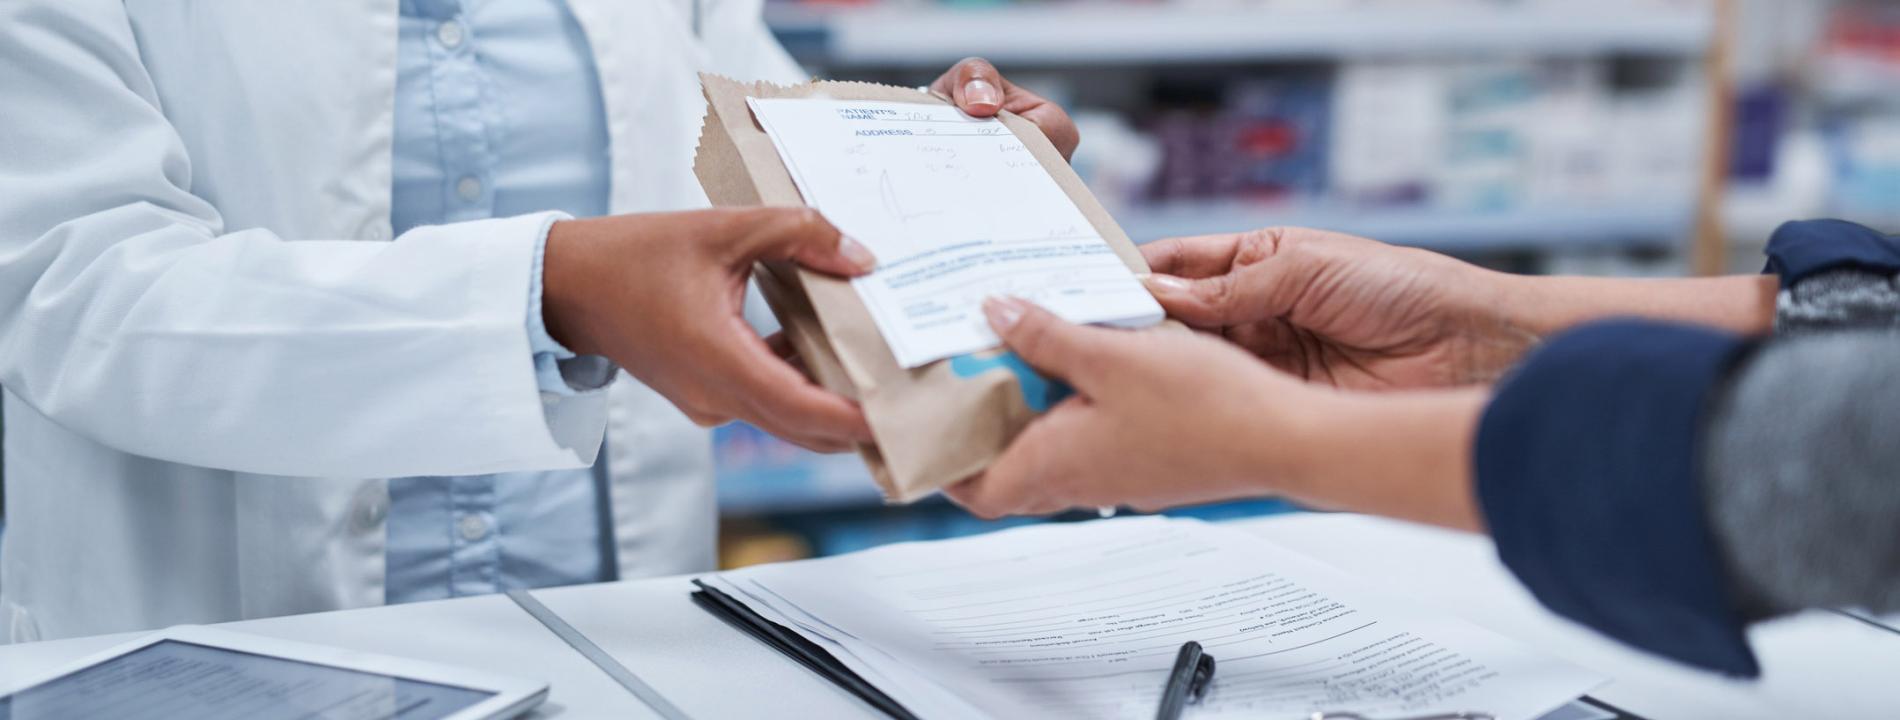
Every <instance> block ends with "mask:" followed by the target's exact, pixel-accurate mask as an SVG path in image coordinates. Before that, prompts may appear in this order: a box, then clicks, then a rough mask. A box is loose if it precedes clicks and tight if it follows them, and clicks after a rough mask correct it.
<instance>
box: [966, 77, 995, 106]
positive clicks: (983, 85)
mask: <svg viewBox="0 0 1900 720" xmlns="http://www.w3.org/2000/svg"><path fill="white" fill-rule="evenodd" d="M963 104H964V105H965V106H975V105H988V106H990V107H1002V106H1003V93H1002V91H999V90H997V89H996V86H995V85H991V84H990V82H989V81H988V80H971V81H969V82H967V83H964V84H963Z"/></svg>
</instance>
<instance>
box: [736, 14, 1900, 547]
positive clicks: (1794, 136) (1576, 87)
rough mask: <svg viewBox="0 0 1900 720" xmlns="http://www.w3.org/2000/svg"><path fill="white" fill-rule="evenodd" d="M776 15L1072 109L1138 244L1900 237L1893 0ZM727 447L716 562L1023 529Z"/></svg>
mask: <svg viewBox="0 0 1900 720" xmlns="http://www.w3.org/2000/svg"><path fill="white" fill-rule="evenodd" d="M766 14H767V18H768V21H769V22H770V24H771V25H772V27H773V28H774V31H775V32H776V33H778V35H779V37H780V39H781V40H782V41H784V43H785V45H786V46H787V48H788V49H789V50H790V51H791V52H792V53H793V55H794V56H795V57H796V58H797V59H798V60H799V61H800V62H801V63H802V64H803V65H804V66H805V67H806V68H807V70H809V71H810V73H811V74H813V75H814V76H821V77H829V78H841V79H858V80H869V81H876V82H885V83H893V84H899V85H906V86H918V85H924V84H927V83H929V82H930V81H931V80H932V79H933V78H934V77H935V75H936V74H937V73H938V72H940V71H941V70H942V69H943V68H944V67H946V66H948V65H949V64H950V63H952V62H954V61H956V60H958V59H960V58H963V57H966V56H972V55H979V56H984V57H987V58H989V59H991V60H992V61H994V62H996V63H997V64H998V65H999V66H1001V67H1002V69H1003V70H1004V71H1005V73H1006V74H1007V75H1008V76H1009V77H1010V78H1011V79H1012V80H1014V81H1016V82H1018V83H1020V84H1023V85H1025V86H1028V87H1030V88H1031V89H1034V90H1035V91H1037V92H1039V93H1041V94H1043V95H1045V96H1047V97H1050V98H1051V99H1054V100H1057V101H1058V102H1060V103H1062V104H1063V105H1064V106H1065V107H1067V108H1069V109H1070V110H1071V112H1072V114H1073V115H1074V117H1075V119H1076V121H1077V124H1078V126H1079V127H1080V129H1081V131H1082V137H1083V143H1082V147H1081V149H1080V150H1079V151H1078V153H1077V154H1076V157H1075V158H1074V165H1075V167H1076V168H1077V170H1078V172H1079V173H1081V174H1082V176H1083V178H1084V179H1085V180H1086V181H1087V182H1088V183H1089V184H1090V186H1091V188H1092V189H1093V190H1094V191H1095V192H1096V194H1097V195H1098V196H1099V197H1100V198H1101V199H1102V200H1103V202H1104V204H1105V205H1107V206H1108V207H1109V208H1110V210H1111V211H1112V212H1113V213H1114V214H1115V216H1116V217H1117V219H1118V220H1119V221H1120V222H1121V223H1122V225H1123V227H1124V228H1125V229H1126V230H1127V231H1128V232H1129V234H1130V235H1131V236H1133V237H1135V239H1136V240H1137V241H1138V242H1145V241H1149V240H1153V239H1157V238H1162V237H1168V236H1178V235H1191V234H1200V233H1211V232H1227V231H1234V230H1240V229H1248V228H1256V227H1264V226H1271V225H1297V226H1311V227H1321V228H1327V229H1333V230H1340V231H1345V232H1351V233H1355V234H1360V235H1366V236H1370V237H1374V238H1378V239H1381V240H1385V241H1388V242H1393V243H1399V244H1407V245H1415V246H1420V247H1427V248H1431V249H1435V250H1440V251H1444V252H1449V253H1452V254H1456V255H1459V256H1461V257H1465V258H1467V259H1469V260H1472V261H1474V262H1479V263H1482V264H1487V265H1491V266H1495V267H1501V268H1506V269H1511V270H1514V271H1520V272H1587V273H1598V274H1621V275H1671V274H1680V273H1684V272H1689V271H1692V270H1699V271H1704V272H1708V271H1720V270H1724V269H1726V270H1733V271H1743V272H1752V271H1756V270H1759V268H1760V265H1759V260H1758V258H1759V252H1760V248H1761V246H1762V244H1763V243H1765V241H1766V239H1767V236H1768V234H1769V233H1770V232H1772V230H1773V229H1774V227H1775V226H1776V225H1778V224H1779V223H1780V222H1782V221H1785V220H1789V219H1794V218H1800V217H1810V216H1822V215H1826V216H1837V217H1845V218H1847V219H1850V220H1856V221H1859V222H1863V223H1868V224H1871V225H1874V226H1876V227H1882V228H1884V229H1886V230H1888V231H1890V232H1891V231H1895V230H1900V2H1886V1H1881V0H1873V1H1862V0H1833V1H1830V0H1812V1H1805V2H1804V1H1802V0H1606V1H1605V2H1575V1H1574V0H1100V1H1089V0H1015V1H1011V0H768V1H767V2H766ZM717 448H718V452H719V455H720V500H721V503H722V508H723V511H722V512H723V513H724V514H725V517H726V523H725V528H726V530H725V535H726V536H725V540H726V542H725V543H724V545H723V547H724V548H725V550H724V552H725V558H724V561H725V562H727V563H728V564H746V563H751V562H758V561H764V560H777V559H786V558H791V557H802V556H805V555H812V554H820V555H822V554H832V553H836V552H843V551H848V550H854V549H859V548H862V547H868V546H870V545H875V544H881V543H884V542H892V541H902V540H916V539H932V538H939V537H949V536H953V535H959V534H966V533H969V532H975V531H979V530H983V529H987V528H992V527H997V526H999V525H1000V524H1014V523H1020V522H1030V521H1025V520H1012V521H1007V523H989V522H985V521H982V520H977V519H973V518H970V517H968V516H966V515H964V514H962V513H961V512H959V511H957V510H956V509H955V508H953V507H951V506H949V505H948V504H947V503H945V502H943V501H941V500H933V501H926V502H923V503H919V504H917V505H913V506H907V507H889V506H885V505H883V504H882V502H881V501H880V499H879V497H878V495H877V493H876V490H875V488H874V486H873V485H872V483H871V482H870V480H869V478H868V477H867V476H866V475H865V471H864V469H863V466H862V465H861V464H860V463H859V462H858V461H857V459H856V458H855V457H852V456H833V457H825V456H818V455H813V454H810V453H805V452H803V451H799V450H797V449H795V448H791V447H789V446H787V445H784V444H782V443H779V442H777V441H775V440H772V439H770V438H768V437H765V436H764V435H762V434H760V433H759V432H758V431H756V430H753V429H751V428H748V427H744V426H731V427H726V428H721V429H720V430H719V431H718V433H717ZM1290 511H1296V508H1294V507H1292V506H1290V505H1288V504H1285V503H1282V502H1278V501H1255V502H1247V503H1234V504H1227V505H1218V506H1210V507H1204V508H1192V509H1188V510H1185V511H1183V512H1184V513H1186V514H1197V515H1201V516H1208V517H1225V516H1232V515H1244V514H1260V513H1272V512H1290ZM1091 516H1092V515H1091ZM1063 519H1072V518H1056V520H1063Z"/></svg>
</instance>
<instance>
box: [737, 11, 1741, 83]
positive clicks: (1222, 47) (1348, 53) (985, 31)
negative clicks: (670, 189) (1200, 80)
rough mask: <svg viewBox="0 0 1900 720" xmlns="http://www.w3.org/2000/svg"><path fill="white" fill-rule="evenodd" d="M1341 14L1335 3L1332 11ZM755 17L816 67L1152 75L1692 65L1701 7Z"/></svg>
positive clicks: (1702, 36)
mask: <svg viewBox="0 0 1900 720" xmlns="http://www.w3.org/2000/svg"><path fill="white" fill-rule="evenodd" d="M1334 5H1343V4H1334ZM767 17H768V20H769V21H770V22H771V23H772V25H773V27H774V28H775V29H776V30H777V31H779V32H780V33H781V35H783V36H785V37H786V39H787V45H789V46H792V47H793V48H794V49H795V51H797V52H798V54H800V55H801V56H802V58H803V59H806V60H809V61H813V62H817V63H819V64H822V65H825V66H827V67H829V68H833V69H837V68H846V67H853V66H858V67H915V66H936V65H944V64H948V63H950V62H953V61H955V60H958V59H960V58H964V57H968V56H971V55H978V56H983V57H986V58H989V59H990V60H992V61H994V62H997V63H999V64H1005V65H1040V66H1058V65H1103V64H1108V65H1153V64H1161V63H1222V62H1255V61H1275V60H1299V59H1348V58H1379V57H1416V56H1429V55H1458V56H1471V55H1473V54H1495V55H1513V54H1521V55H1536V56H1540V57H1557V56H1565V55H1587V56H1594V55H1607V54H1639V55H1676V56H1696V55H1700V54H1702V53H1703V52H1704V51H1706V49H1707V48H1708V46H1709V43H1710V41H1711V30H1712V27H1713V26H1712V19H1711V17H1710V14H1709V13H1708V12H1707V10H1706V7H1705V6H1704V5H1702V4H1701V3H1658V2H1632V1H1630V0H1623V1H1621V2H1532V3H1489V4H1481V3H1472V4H1464V5H1443V4H1427V3H1410V2H1407V3H1397V2H1386V3H1356V4H1351V5H1345V6H1344V7H1329V6H1324V5H1317V4H1314V3H1270V2H1263V3H1221V4H1191V3H1140V4H1137V3H1132V2H1128V3H1121V2H1110V3H1096V4H1076V3H1051V4H1024V5H998V6H984V7H955V6H939V5H931V4H922V5H919V4H908V3H886V4H877V5H871V6H868V7H823V6H809V5H803V4H798V3H774V4H772V5H770V6H769V7H768V15H767Z"/></svg>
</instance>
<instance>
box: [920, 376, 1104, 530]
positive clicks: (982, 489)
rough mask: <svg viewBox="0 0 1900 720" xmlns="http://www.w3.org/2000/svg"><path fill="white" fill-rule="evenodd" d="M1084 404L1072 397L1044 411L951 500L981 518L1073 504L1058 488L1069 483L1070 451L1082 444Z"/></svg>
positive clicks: (1057, 509)
mask: <svg viewBox="0 0 1900 720" xmlns="http://www.w3.org/2000/svg"><path fill="white" fill-rule="evenodd" d="M1087 408H1088V405H1087V401H1086V400H1083V399H1081V398H1070V399H1068V400H1065V401H1063V402H1062V403H1059V404H1057V405H1056V406H1055V407H1054V408H1051V409H1050V410H1049V412H1047V413H1043V415H1042V416H1041V417H1038V418H1036V420H1035V421H1034V422H1031V423H1030V424H1029V427H1027V428H1024V429H1023V431H1022V433H1020V434H1018V435H1017V436H1016V439H1015V440H1013V441H1011V442H1010V444H1009V447H1008V448H1007V449H1005V450H1004V451H1003V454H1002V455H999V456H997V458H996V460H995V461H993V462H991V463H990V466H989V467H988V468H985V469H984V471H983V475H982V476H981V477H980V478H978V481H977V482H975V483H971V484H969V486H968V487H963V488H960V489H959V492H958V494H956V495H952V499H954V500H957V502H958V504H960V505H963V506H964V507H966V508H970V509H971V511H972V512H976V513H978V514H979V515H984V516H985V517H997V516H1001V515H1047V514H1051V513H1058V512H1062V511H1063V510H1067V509H1069V508H1070V507H1072V506H1074V505H1075V498H1072V497H1067V496H1066V495H1064V494H1063V490H1062V489H1063V488H1065V487H1072V484H1071V483H1070V482H1069V481H1071V480H1074V478H1073V477H1071V476H1073V475H1074V474H1076V473H1075V471H1074V470H1072V469H1071V468H1070V465H1071V464H1072V463H1074V462H1075V461H1076V460H1077V457H1076V456H1075V455H1074V454H1073V453H1074V451H1075V450H1077V449H1078V448H1079V447H1081V446H1084V445H1086V439H1085V438H1083V437H1082V435H1084V434H1085V427H1086V423H1085V422H1084V419H1085V418H1084V414H1085V413H1086V412H1088V410H1087Z"/></svg>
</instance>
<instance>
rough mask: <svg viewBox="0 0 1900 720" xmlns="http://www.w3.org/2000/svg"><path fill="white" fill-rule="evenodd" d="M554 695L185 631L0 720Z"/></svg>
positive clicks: (225, 717)
mask: <svg viewBox="0 0 1900 720" xmlns="http://www.w3.org/2000/svg"><path fill="white" fill-rule="evenodd" d="M547 694H548V684H547V683H545V682H541V681H537V680H524V679H521V678H514V677H506V676H501V675H495V674H491V673H486V672H481V671H477V670H467V669H463V668H457V667H451V666H447V665H437V664H435V663H429V662H423V661H419V660H408V659H404V658H398V657H391V656H388V655H375V654H371V653H362V652H356V651H353V650H344V649H341V648H334V647H324V646H321V645H307V644H304V643H298V642H291V641H287V640H277V639H273V638H266V637H259V636H256V635H245V634H242V633H235V632H230V631H226V630H215V629H212V628H208V627H199V626H191V625H181V626H178V627H173V628H168V629H166V630H162V631H159V632H156V633H153V634H151V635H147V636H145V637H142V638H139V639H138V640H135V641H133V642H130V643H127V644H125V645H120V646H118V647H114V648H112V649H109V650H106V651H104V652H101V653H98V654H96V655H92V656H89V657H86V658H84V659H81V660H79V661H77V662H74V663H72V664H70V665H67V666H65V667H62V668H60V669H58V670H55V671H53V672H50V673H48V674H46V675H45V676H44V677H41V678H39V679H37V680H35V681H33V682H31V683H28V684H26V685H25V686H24V687H21V688H20V689H17V690H12V691H10V692H8V693H6V694H5V695H4V696H0V720H42V719H51V718H60V719H61V720H64V719H66V718H115V719H118V720H144V719H145V718H154V719H156V718H194V719H195V720H277V719H279V718H284V719H286V720H288V719H289V718H324V719H325V720H489V719H491V718H511V717H514V716H516V715H519V714H521V713H523V712H526V711H527V710H529V709H530V708H533V707H534V706H536V705H539V704H541V701H542V700H545V699H546V698H547Z"/></svg>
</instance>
